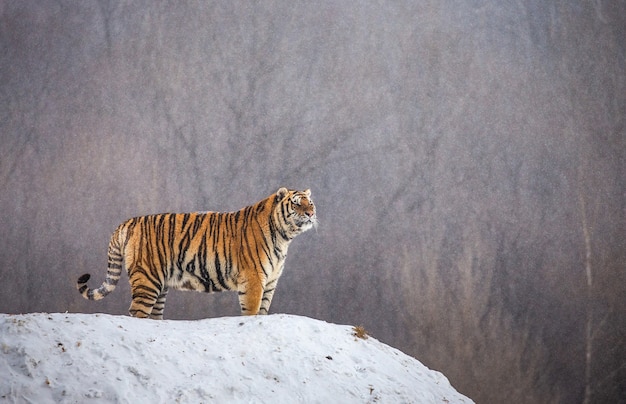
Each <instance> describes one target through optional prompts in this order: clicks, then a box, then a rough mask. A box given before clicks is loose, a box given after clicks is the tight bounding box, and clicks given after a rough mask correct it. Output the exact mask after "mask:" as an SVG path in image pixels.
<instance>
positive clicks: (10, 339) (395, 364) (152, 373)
mask: <svg viewBox="0 0 626 404" xmlns="http://www.w3.org/2000/svg"><path fill="white" fill-rule="evenodd" d="M0 401H8V402H19V403H22V402H33V403H53V402H54V403H59V402H68V403H91V402H93V403H102V402H121V403H124V402H128V403H175V402H182V403H201V402H205V403H207V402H216V403H237V402H241V403H243V402H245V403H264V402H266V403H295V402H303V403H368V402H372V403H373V402H379V403H442V404H446V403H471V402H472V400H470V399H468V398H466V397H464V396H462V395H461V394H459V393H458V392H456V391H455V390H454V388H453V387H452V386H450V383H449V382H448V380H447V379H446V378H445V377H444V376H443V375H442V374H441V373H439V372H435V371H433V370H430V369H428V368H426V367H425V366H424V365H422V364H421V363H420V362H418V361H417V360H415V359H414V358H411V357H410V356H407V355H405V354H403V353H402V352H400V351H398V350H397V349H394V348H391V347H389V346H387V345H385V344H383V343H381V342H379V341H377V340H376V339H374V338H371V337H370V338H367V339H361V338H357V337H356V336H354V329H353V327H350V326H342V325H335V324H329V323H325V322H322V321H318V320H313V319H310V318H307V317H298V316H292V315H282V314H279V315H270V316H256V317H227V318H214V319H206V320H199V321H175V320H164V321H154V320H147V319H136V318H131V317H125V316H112V315H106V314H95V315H94V314H58V313H57V314H45V313H36V314H26V315H7V314H0Z"/></svg>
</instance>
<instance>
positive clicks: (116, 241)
mask: <svg viewBox="0 0 626 404" xmlns="http://www.w3.org/2000/svg"><path fill="white" fill-rule="evenodd" d="M316 225H317V216H316V210H315V205H314V204H313V201H312V200H311V191H310V190H309V189H307V190H304V191H296V190H288V189H286V188H280V189H279V190H278V191H277V192H276V193H274V194H272V195H270V196H269V197H267V198H265V199H263V200H262V201H259V202H257V203H256V204H254V205H251V206H248V207H245V208H243V209H241V210H239V211H237V212H229V213H218V212H203V213H178V214H176V213H163V214H157V215H148V216H140V217H135V218H132V219H129V220H127V221H126V222H124V223H122V224H121V225H120V226H119V227H118V228H117V229H116V230H115V232H114V233H113V235H112V236H111V241H110V242H109V248H108V268H107V273H106V279H105V280H104V282H103V283H102V284H101V285H100V286H99V287H97V288H94V289H92V288H89V287H88V286H87V282H88V281H89V278H90V275H89V274H85V275H83V276H81V277H80V278H79V279H78V282H77V284H76V287H77V288H78V291H79V292H80V293H81V294H82V295H83V297H85V298H86V299H89V300H100V299H102V298H104V297H105V296H106V295H108V294H109V293H111V292H112V291H113V290H114V289H115V287H116V285H117V282H118V281H119V279H120V276H121V272H122V268H123V267H125V268H126V271H127V273H128V278H129V282H130V287H131V296H132V301H131V304H130V308H129V313H130V315H131V316H135V317H150V318H154V319H162V318H163V310H164V308H165V300H166V297H167V293H168V291H169V289H170V288H171V289H181V290H192V291H200V292H219V291H223V290H232V291H237V292H238V296H239V304H240V307H241V312H242V314H244V315H255V314H267V313H268V311H269V307H270V304H271V303H272V298H273V296H274V291H275V289H276V284H277V282H278V279H279V278H280V275H281V274H282V272H283V268H284V264H285V259H286V257H287V249H288V247H289V244H290V243H291V241H292V240H293V239H294V238H295V237H296V236H297V235H299V234H301V233H303V232H304V231H306V230H309V229H310V228H312V227H314V226H316Z"/></svg>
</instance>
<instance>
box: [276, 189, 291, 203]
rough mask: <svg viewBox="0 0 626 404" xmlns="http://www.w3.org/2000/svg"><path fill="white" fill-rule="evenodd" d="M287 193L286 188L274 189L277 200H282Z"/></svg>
mask: <svg viewBox="0 0 626 404" xmlns="http://www.w3.org/2000/svg"><path fill="white" fill-rule="evenodd" d="M288 193H289V190H288V189H287V188H284V187H283V188H280V189H279V190H278V191H276V197H277V198H278V199H279V200H282V199H283V198H284V197H286V196H287V194H288Z"/></svg>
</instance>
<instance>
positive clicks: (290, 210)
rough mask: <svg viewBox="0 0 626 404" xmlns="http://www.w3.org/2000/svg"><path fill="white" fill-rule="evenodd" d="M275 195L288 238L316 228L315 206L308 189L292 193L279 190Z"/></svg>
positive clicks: (282, 189)
mask: <svg viewBox="0 0 626 404" xmlns="http://www.w3.org/2000/svg"><path fill="white" fill-rule="evenodd" d="M276 195H277V197H278V198H279V200H280V202H279V203H280V205H281V214H282V218H283V220H284V223H285V225H286V227H287V229H288V231H289V233H290V234H289V235H290V237H292V238H293V237H295V236H297V235H298V234H300V233H303V232H305V231H307V230H309V229H311V228H312V227H317V215H316V211H315V204H314V203H313V200H312V199H311V190H310V189H306V190H304V191H292V190H287V189H286V188H281V189H279V190H278V192H277V194H276Z"/></svg>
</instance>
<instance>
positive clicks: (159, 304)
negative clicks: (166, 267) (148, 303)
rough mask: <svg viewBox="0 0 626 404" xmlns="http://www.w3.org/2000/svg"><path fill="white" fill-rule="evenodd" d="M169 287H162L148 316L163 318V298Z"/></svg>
mask: <svg viewBox="0 0 626 404" xmlns="http://www.w3.org/2000/svg"><path fill="white" fill-rule="evenodd" d="M168 291H169V289H168V288H167V287H165V288H163V291H162V292H161V294H160V295H159V297H157V300H156V303H155V304H154V306H153V307H152V313H150V318H152V319H154V320H163V310H164V309H165V299H166V298H167V292H168Z"/></svg>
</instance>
